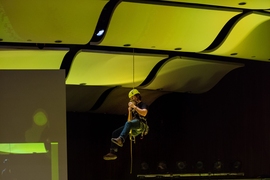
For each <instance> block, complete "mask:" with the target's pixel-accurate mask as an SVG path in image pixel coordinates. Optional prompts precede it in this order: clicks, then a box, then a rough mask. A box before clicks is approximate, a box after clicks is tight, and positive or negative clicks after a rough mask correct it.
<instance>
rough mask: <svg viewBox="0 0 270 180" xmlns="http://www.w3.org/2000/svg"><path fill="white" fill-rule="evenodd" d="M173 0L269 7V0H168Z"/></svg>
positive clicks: (253, 7)
mask: <svg viewBox="0 0 270 180" xmlns="http://www.w3.org/2000/svg"><path fill="white" fill-rule="evenodd" d="M168 1H172V2H184V3H194V4H204V5H214V6H223V7H233V8H244V9H269V7H270V1H269V0H245V1H239V0H229V1H228V0H227V1H224V0H218V1H217V0H168Z"/></svg>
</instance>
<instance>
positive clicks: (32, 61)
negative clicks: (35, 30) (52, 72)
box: [0, 50, 67, 69]
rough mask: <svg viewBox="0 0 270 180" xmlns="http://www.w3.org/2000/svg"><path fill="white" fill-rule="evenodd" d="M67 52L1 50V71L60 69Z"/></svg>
mask: <svg viewBox="0 0 270 180" xmlns="http://www.w3.org/2000/svg"><path fill="white" fill-rule="evenodd" d="M66 53H67V50H57V51H56V50H1V51H0V69H60V66H61V63H62V60H63V58H64V56H65V54H66Z"/></svg>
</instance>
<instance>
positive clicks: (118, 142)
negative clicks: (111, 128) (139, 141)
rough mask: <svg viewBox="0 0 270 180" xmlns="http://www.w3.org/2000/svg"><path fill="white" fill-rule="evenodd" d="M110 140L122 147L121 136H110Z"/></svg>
mask: <svg viewBox="0 0 270 180" xmlns="http://www.w3.org/2000/svg"><path fill="white" fill-rule="evenodd" d="M111 140H112V142H113V143H114V144H116V145H118V146H120V147H123V141H122V138H121V137H118V138H112V139H111Z"/></svg>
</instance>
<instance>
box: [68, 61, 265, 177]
mask: <svg viewBox="0 0 270 180" xmlns="http://www.w3.org/2000/svg"><path fill="white" fill-rule="evenodd" d="M269 79H270V68H269V65H267V64H261V63H255V64H250V65H247V66H246V67H244V68H240V69H236V70H234V71H232V72H230V73H229V74H227V75H226V76H225V77H224V78H223V79H222V80H221V81H220V82H219V83H218V84H217V85H216V86H215V87H214V88H213V89H212V90H210V91H209V92H207V93H204V94H198V95H196V94H184V93H172V94H168V95H165V96H163V97H160V98H159V99H157V100H156V101H155V102H154V103H153V104H151V106H150V109H149V117H148V123H149V125H150V132H149V134H148V135H147V136H145V137H144V139H143V140H140V139H139V138H137V139H136V143H135V144H133V145H132V160H133V163H132V174H130V170H131V156H130V150H131V149H130V143H129V141H127V142H126V143H125V145H124V147H123V148H121V149H120V151H119V153H118V158H117V160H115V161H104V160H103V159H102V157H103V155H105V154H106V153H108V150H109V146H110V136H111V132H112V131H113V130H114V129H115V128H117V127H119V126H121V125H123V124H124V122H125V121H126V119H127V118H126V117H125V116H116V115H104V114H90V113H72V112H68V113H67V141H68V142H67V143H68V173H69V179H70V180H75V179H76V180H78V179H103V180H104V179H133V178H134V179H135V177H136V174H140V173H142V172H141V171H140V163H141V162H142V161H146V162H148V163H149V164H150V171H151V172H150V173H157V168H156V165H157V163H158V162H159V161H165V162H166V163H167V166H168V172H170V173H179V172H178V171H177V169H176V166H175V163H176V162H177V161H179V160H183V161H186V162H187V165H188V166H187V170H186V172H198V170H196V169H195V163H196V162H197V161H199V160H200V161H203V162H204V165H205V167H204V171H205V172H214V170H213V163H214V162H215V161H216V160H221V161H222V162H223V163H224V169H223V170H222V171H224V172H231V171H232V169H231V166H230V165H231V163H232V162H234V161H235V160H239V161H241V162H242V168H241V172H244V173H245V177H248V178H250V177H258V176H267V175H269V174H270V162H269V161H268V160H269V159H270V147H269V144H270V133H269V127H270V122H269V121H270V111H269V109H270V84H269ZM143 98H147V97H143Z"/></svg>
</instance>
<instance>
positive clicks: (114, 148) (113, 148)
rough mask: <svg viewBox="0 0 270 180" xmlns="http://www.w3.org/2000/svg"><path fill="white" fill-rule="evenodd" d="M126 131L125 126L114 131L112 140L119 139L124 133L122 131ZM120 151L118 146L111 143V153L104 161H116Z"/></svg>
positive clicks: (104, 157)
mask: <svg viewBox="0 0 270 180" xmlns="http://www.w3.org/2000/svg"><path fill="white" fill-rule="evenodd" d="M123 129H124V126H122V127H120V128H118V129H116V130H114V131H113V132H112V138H116V137H119V135H120V133H121V132H122V130H123ZM117 151H118V146H117V145H116V144H115V143H113V142H111V146H110V152H109V153H108V154H106V155H105V156H103V159H104V160H115V159H117V156H116V153H117Z"/></svg>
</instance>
